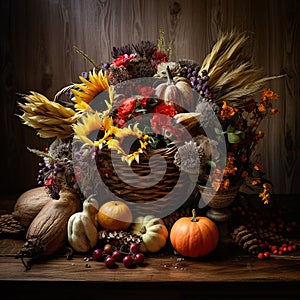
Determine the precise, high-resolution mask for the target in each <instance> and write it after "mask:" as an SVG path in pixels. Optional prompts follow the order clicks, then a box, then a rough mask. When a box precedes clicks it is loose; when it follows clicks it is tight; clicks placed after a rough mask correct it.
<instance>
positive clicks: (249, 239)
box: [232, 225, 259, 254]
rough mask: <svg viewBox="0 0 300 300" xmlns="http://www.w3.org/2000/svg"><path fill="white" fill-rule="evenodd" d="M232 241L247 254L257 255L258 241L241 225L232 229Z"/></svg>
mask: <svg viewBox="0 0 300 300" xmlns="http://www.w3.org/2000/svg"><path fill="white" fill-rule="evenodd" d="M232 239H233V242H234V243H235V244H236V245H238V246H240V247H242V248H243V249H244V250H246V251H248V252H249V253H251V254H257V253H258V248H259V245H258V240H257V238H256V236H255V235H254V234H253V233H252V232H251V231H250V230H249V229H247V228H246V227H245V226H244V225H241V226H239V227H237V228H235V229H234V231H233V232H232Z"/></svg>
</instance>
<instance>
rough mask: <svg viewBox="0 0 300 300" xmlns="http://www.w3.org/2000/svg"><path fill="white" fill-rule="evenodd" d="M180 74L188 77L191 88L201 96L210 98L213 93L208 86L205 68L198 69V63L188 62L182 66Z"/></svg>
mask: <svg viewBox="0 0 300 300" xmlns="http://www.w3.org/2000/svg"><path fill="white" fill-rule="evenodd" d="M180 75H181V76H182V77H185V78H187V79H189V81H190V83H191V85H192V87H193V89H194V90H195V91H196V92H197V93H199V94H200V95H201V96H202V97H203V98H205V99H208V100H212V98H213V95H212V93H211V91H210V88H209V84H208V81H209V76H208V73H207V71H206V70H201V71H200V66H199V65H197V64H190V65H187V66H184V67H183V68H182V71H181V74H180Z"/></svg>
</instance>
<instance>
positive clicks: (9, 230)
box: [0, 214, 26, 237]
mask: <svg viewBox="0 0 300 300" xmlns="http://www.w3.org/2000/svg"><path fill="white" fill-rule="evenodd" d="M25 231H26V228H25V227H24V226H23V225H21V223H20V222H19V221H17V220H16V219H14V217H13V215H12V214H6V215H1V216H0V237H16V236H17V237H19V236H22V235H23V234H25Z"/></svg>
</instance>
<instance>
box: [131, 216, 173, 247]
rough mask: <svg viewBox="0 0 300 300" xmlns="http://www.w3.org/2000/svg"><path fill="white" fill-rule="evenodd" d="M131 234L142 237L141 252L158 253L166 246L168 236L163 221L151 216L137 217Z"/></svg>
mask: <svg viewBox="0 0 300 300" xmlns="http://www.w3.org/2000/svg"><path fill="white" fill-rule="evenodd" d="M132 232H133V233H134V234H137V235H140V236H142V239H143V241H142V243H141V245H140V251H141V252H158V251H159V250H160V249H162V248H163V247H164V246H165V245H166V242H167V239H168V236H169V232H168V229H167V227H166V226H165V224H164V222H163V220H162V219H160V218H157V217H155V216H153V215H147V216H144V217H137V218H136V220H135V222H134V224H133V226H132Z"/></svg>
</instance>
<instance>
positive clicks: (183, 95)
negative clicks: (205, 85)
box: [155, 66, 195, 113]
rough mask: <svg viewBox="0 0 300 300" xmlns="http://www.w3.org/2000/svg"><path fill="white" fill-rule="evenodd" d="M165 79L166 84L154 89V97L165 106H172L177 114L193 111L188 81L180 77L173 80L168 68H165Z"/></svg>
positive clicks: (190, 88)
mask: <svg viewBox="0 0 300 300" xmlns="http://www.w3.org/2000/svg"><path fill="white" fill-rule="evenodd" d="M167 77H168V80H167V82H164V83H160V84H159V85H158V86H157V87H156V89H155V94H156V96H157V97H158V98H159V99H162V100H164V102H165V103H166V104H172V105H174V107H175V109H176V110H177V112H178V113H182V112H186V111H188V112H190V111H194V109H195V101H194V94H193V90H192V87H191V84H190V82H189V80H188V79H187V78H185V77H180V76H175V77H174V78H173V77H172V74H171V71H170V68H169V66H167Z"/></svg>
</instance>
